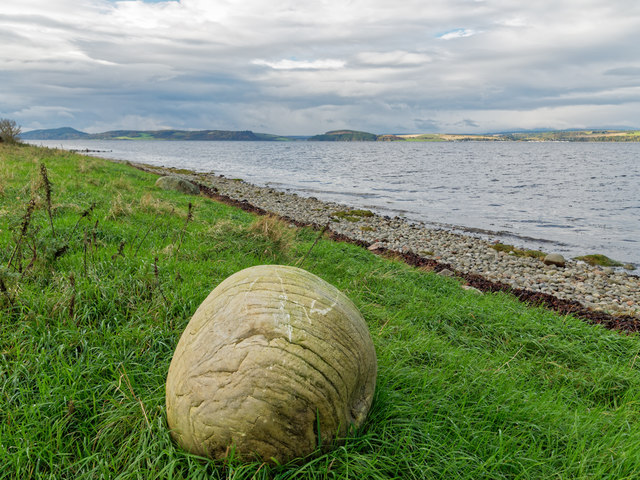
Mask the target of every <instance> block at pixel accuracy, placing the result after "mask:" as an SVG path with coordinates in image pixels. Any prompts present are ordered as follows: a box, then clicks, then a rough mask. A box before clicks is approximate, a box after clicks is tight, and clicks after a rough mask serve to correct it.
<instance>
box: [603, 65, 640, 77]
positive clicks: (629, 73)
mask: <svg viewBox="0 0 640 480" xmlns="http://www.w3.org/2000/svg"><path fill="white" fill-rule="evenodd" d="M604 74H605V75H616V76H622V77H640V67H618V68H611V69H609V70H607V71H606V72H604Z"/></svg>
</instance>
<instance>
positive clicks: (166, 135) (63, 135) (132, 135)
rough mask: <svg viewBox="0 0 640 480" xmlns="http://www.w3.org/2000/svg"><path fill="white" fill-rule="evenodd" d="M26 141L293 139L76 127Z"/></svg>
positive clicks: (233, 133) (26, 135)
mask: <svg viewBox="0 0 640 480" xmlns="http://www.w3.org/2000/svg"><path fill="white" fill-rule="evenodd" d="M20 138H22V139H24V140H204V141H207V140H209V141H244V142H247V141H268V142H273V141H290V140H294V138H292V137H283V136H279V135H272V134H269V133H254V132H252V131H250V130H244V131H238V132H236V131H229V130H112V131H109V132H102V133H85V132H80V131H78V130H75V129H73V128H69V127H64V128H53V129H49V130H32V131H30V132H26V133H23V134H22V135H20Z"/></svg>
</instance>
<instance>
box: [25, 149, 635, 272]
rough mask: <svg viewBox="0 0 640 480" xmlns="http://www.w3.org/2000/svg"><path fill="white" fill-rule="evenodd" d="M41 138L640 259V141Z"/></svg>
mask: <svg viewBox="0 0 640 480" xmlns="http://www.w3.org/2000/svg"><path fill="white" fill-rule="evenodd" d="M30 143H34V144H37V145H44V146H48V147H53V148H62V149H67V150H86V149H88V150H90V151H91V152H89V153H88V154H90V155H95V156H100V157H104V158H113V159H119V160H130V161H133V162H141V163H147V164H151V165H163V166H170V167H177V168H184V169H190V170H194V171H198V172H213V173H215V174H218V175H224V176H227V177H232V178H241V179H243V180H245V181H247V182H250V183H253V184H256V185H260V186H269V187H272V188H274V189H277V190H282V191H286V192H295V193H297V194H299V195H303V196H309V197H316V198H318V199H320V200H326V201H332V202H339V203H343V204H345V205H349V206H353V207H357V208H364V209H369V210H372V211H375V212H376V213H379V214H380V215H384V216H390V217H402V218H405V219H407V220H408V221H411V222H415V223H418V224H424V225H425V226H426V227H429V228H439V229H446V230H451V231H456V232H460V233H466V234H469V235H475V236H480V237H483V238H486V239H489V240H492V241H500V242H503V243H509V244H512V245H516V246H518V247H521V248H531V249H537V250H542V251H545V252H556V253H561V254H563V255H565V256H568V257H574V256H579V255H586V254H594V253H601V254H604V255H607V256H609V257H610V258H613V259H615V260H618V261H620V262H623V263H632V264H635V265H639V264H640V143H581V142H389V143H387V142H310V141H299V142H200V141H188V142H187V141H184V142H183V141H145V140H136V141H127V140H107V141H101V140H73V141H71V140H62V141H61V140H48V141H44V140H32V141H30Z"/></svg>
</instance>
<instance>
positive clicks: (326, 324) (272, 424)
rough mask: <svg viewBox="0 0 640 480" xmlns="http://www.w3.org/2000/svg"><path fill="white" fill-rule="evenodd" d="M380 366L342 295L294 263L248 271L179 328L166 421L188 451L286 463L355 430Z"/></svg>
mask: <svg viewBox="0 0 640 480" xmlns="http://www.w3.org/2000/svg"><path fill="white" fill-rule="evenodd" d="M376 372H377V364H376V354H375V350H374V346H373V342H372V340H371V336H370V334H369V330H368V328H367V326H366V324H365V322H364V319H363V318H362V315H361V314H360V312H359V311H358V310H357V308H356V307H355V305H354V304H353V303H352V302H351V301H350V300H349V299H348V298H347V297H346V296H345V295H344V294H343V293H342V292H340V291H339V290H338V289H336V288H335V287H333V286H332V285H330V284H328V283H327V282H325V281H324V280H322V279H320V278H319V277H317V276H315V275H313V274H311V273H309V272H307V271H305V270H302V269H299V268H295V267H289V266H279V265H262V266H257V267H251V268H247V269H245V270H242V271H240V272H237V273H235V274H234V275H232V276H230V277H229V278H227V279H226V280H224V281H223V282H222V283H220V285H218V287H216V288H215V289H214V290H213V291H212V292H211V294H209V296H208V297H207V298H206V299H205V301H204V302H203V303H202V304H201V305H200V307H199V308H198V310H197V311H196V313H195V314H194V315H193V317H192V319H191V321H190V322H189V324H188V325H187V327H186V329H185V330H184V332H183V334H182V336H181V338H180V341H179V342H178V345H177V347H176V351H175V353H174V356H173V359H172V361H171V366H170V368H169V373H168V376H167V385H166V405H167V420H168V423H169V427H170V429H171V434H172V436H173V438H174V439H175V440H176V441H177V443H178V444H179V445H180V446H181V447H183V448H184V449H185V450H187V451H189V452H191V453H194V454H198V455H204V456H209V457H211V458H218V459H220V458H225V456H226V455H227V454H228V452H229V448H233V449H235V454H236V455H238V456H240V457H241V458H246V459H256V458H257V459H259V460H262V461H271V459H275V460H276V461H278V462H280V463H283V462H287V461H289V460H292V459H296V458H300V457H304V456H306V455H308V454H310V453H312V452H313V451H314V450H315V449H316V447H317V446H318V445H319V444H320V443H321V444H322V445H328V444H330V443H331V442H332V441H333V440H334V439H335V438H336V437H339V436H341V435H344V434H346V433H347V431H348V429H349V428H351V427H356V428H357V427H359V426H360V425H361V424H362V423H363V421H364V419H365V418H366V415H367V412H368V410H369V407H370V406H371V402H372V399H373V393H374V390H375V381H376ZM318 436H320V438H318Z"/></svg>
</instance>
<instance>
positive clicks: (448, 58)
mask: <svg viewBox="0 0 640 480" xmlns="http://www.w3.org/2000/svg"><path fill="white" fill-rule="evenodd" d="M0 117H5V118H11V119H15V120H16V121H17V122H18V123H19V124H20V125H22V128H23V130H24V131H27V130H31V129H36V128H55V127H61V126H71V127H74V128H77V129H80V130H84V131H89V132H100V131H105V130H110V129H120V128H126V129H161V128H181V129H224V130H245V129H249V130H254V131H257V132H266V133H277V134H291V135H293V134H298V135H305V134H315V133H320V132H324V131H327V130H333V129H339V128H353V129H357V130H365V131H370V132H374V133H418V132H452V133H453V132H467V133H481V132H495V131H504V130H514V129H533V128H550V129H551V128H556V129H563V128H589V127H591V128H593V127H619V128H640V2H637V1H634V0H535V1H528V2H524V1H519V0H403V1H395V2H391V1H388V0H385V1H382V0H277V1H274V0H237V1H236V0H179V1H176V0H173V1H150V0H145V1H141V0H126V1H113V0H19V1H18V0H15V1H9V0H3V1H1V2H0Z"/></svg>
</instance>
